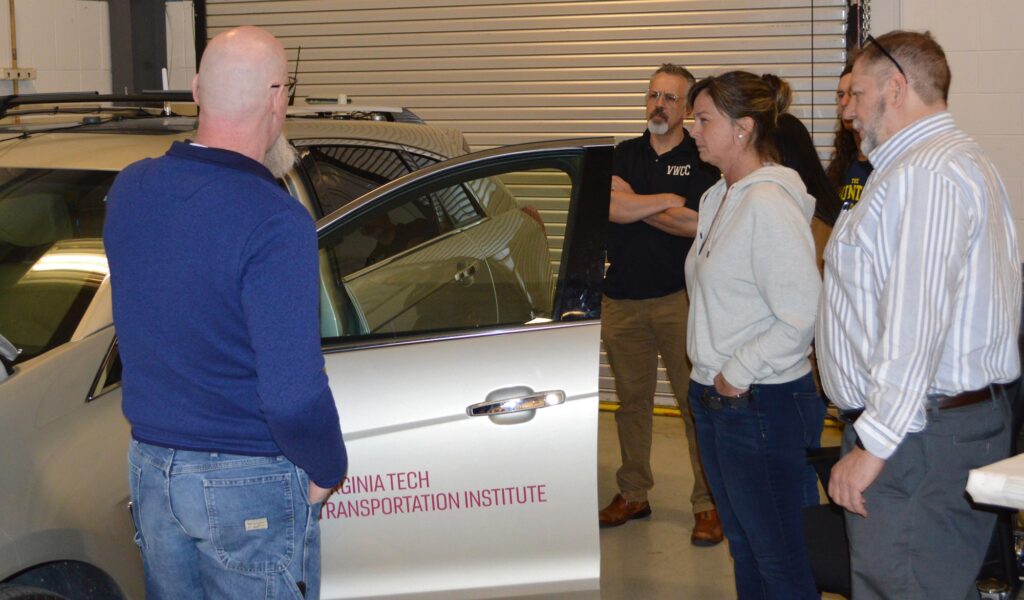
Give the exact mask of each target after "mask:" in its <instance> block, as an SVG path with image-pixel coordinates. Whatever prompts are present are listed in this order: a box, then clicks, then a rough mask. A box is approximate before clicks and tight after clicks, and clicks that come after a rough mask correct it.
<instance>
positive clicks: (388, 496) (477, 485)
mask: <svg viewBox="0 0 1024 600" xmlns="http://www.w3.org/2000/svg"><path fill="white" fill-rule="evenodd" d="M611 148H612V142H611V140H586V141H585V142H579V141H573V142H545V143H539V144H529V145H524V146H518V147H513V148H506V149H503V150H491V151H486V152H483V153H478V154H475V155H469V156H466V157H461V158H459V159H455V160H452V161H448V162H446V163H441V164H439V165H435V166H433V167H429V168H427V169H424V170H422V171H419V172H416V173H413V174H412V175H409V176H406V177H403V178H401V179H399V180H396V181H394V182H392V183H390V184H387V185H385V186H383V187H381V188H379V189H377V190H375V191H374V192H372V193H370V194H368V195H367V196H364V197H363V198H361V199H359V200H356V201H355V202H353V203H352V204H351V205H350V206H349V207H347V208H346V209H345V210H344V211H341V213H335V214H332V215H330V216H329V217H328V218H326V219H324V220H321V221H320V222H319V223H318V224H317V226H318V230H319V233H320V239H321V242H320V247H321V267H322V269H321V270H322V273H323V286H322V291H323V295H322V313H323V317H324V319H323V320H324V323H325V325H324V327H323V334H324V339H323V345H324V353H325V360H326V365H327V372H328V375H329V377H330V381H331V386H332V389H333V392H334V396H335V399H336V402H337V403H338V408H339V412H340V414H341V419H342V428H343V429H344V431H345V439H346V443H347V444H348V449H349V461H350V462H349V464H350V467H349V474H348V478H347V479H346V481H345V482H344V484H343V485H342V487H341V490H340V493H338V494H335V495H334V496H332V497H331V498H330V499H329V500H328V501H327V503H326V504H325V505H324V507H323V509H322V512H321V518H322V521H321V526H322V529H321V531H322V539H323V556H322V561H323V565H322V573H323V576H322V579H323V581H322V596H323V597H324V598H353V597H370V596H392V595H399V594H412V595H423V596H433V597H444V598H459V597H466V598H469V597H472V598H480V597H493V596H501V595H516V594H523V593H544V594H547V593H550V594H553V595H561V594H565V593H568V592H573V591H580V590H596V589H597V587H598V582H599V566H600V557H599V544H598V535H597V520H596V517H595V515H596V514H597V508H598V507H597V497H596V486H597V482H596V470H597V465H596V450H597V398H598V367H599V359H598V353H599V333H600V325H599V321H598V317H599V307H600V292H599V286H600V281H601V276H602V270H603V261H604V228H605V224H606V223H607V210H608V193H609V178H610V165H611ZM537 172H543V173H552V172H557V173H558V174H559V179H558V181H559V185H560V191H559V192H558V193H553V194H552V196H553V197H556V196H557V198H553V199H551V201H550V202H551V205H552V206H554V205H555V204H557V203H558V200H560V201H561V202H562V203H563V207H562V208H563V209H566V208H567V209H568V214H569V217H568V219H567V221H566V223H565V224H564V227H563V226H561V225H560V226H559V227H556V228H545V227H544V226H543V225H542V223H540V222H539V221H541V220H543V214H544V210H534V209H532V208H528V207H525V206H523V205H522V203H521V201H520V200H521V199H520V198H517V197H516V196H515V195H513V193H512V192H509V191H508V190H509V189H512V188H511V187H506V186H500V187H501V189H502V193H503V194H507V195H508V197H507V198H505V199H503V200H502V202H504V206H503V207H493V208H492V207H491V206H489V202H490V199H489V198H487V197H483V196H482V195H481V194H482V192H481V190H483V189H485V188H487V186H483V185H482V184H481V182H486V181H508V180H517V179H518V180H521V179H522V178H523V175H522V174H524V173H525V174H531V173H537ZM528 178H529V177H528V176H527V179H528ZM497 187H498V186H491V188H492V189H497ZM456 190H461V192H460V193H465V195H466V197H467V198H468V199H469V200H470V201H471V202H472V206H473V208H474V210H477V211H478V212H479V215H478V216H477V217H472V218H470V217H463V218H459V217H451V215H448V216H449V217H451V218H450V219H449V220H448V223H450V226H451V228H450V229H448V230H447V231H442V230H432V231H431V232H430V235H426V236H421V237H419V238H416V239H415V240H412V241H413V242H414V243H411V244H409V245H407V246H403V247H401V248H400V249H398V250H397V251H396V252H395V253H393V254H390V255H389V256H387V257H384V258H381V259H380V260H379V261H376V262H374V261H370V264H369V266H362V267H359V268H356V269H354V270H347V269H346V268H344V267H342V261H343V260H345V257H346V256H347V255H346V254H345V253H344V252H339V248H341V247H343V246H345V244H346V243H347V241H346V239H345V238H346V237H347V236H352V235H356V234H357V233H360V234H362V235H369V236H370V237H374V235H375V234H376V233H377V232H378V231H383V230H384V229H385V228H386V226H385V227H383V228H382V227H378V228H377V230H375V229H374V227H373V225H374V224H377V225H380V223H379V220H380V219H381V218H382V217H381V215H382V214H385V213H386V212H387V211H389V210H393V209H395V208H396V207H402V206H409V205H415V206H418V207H419V208H420V209H422V211H421V214H429V210H432V209H429V210H428V207H434V208H437V210H439V211H440V213H445V211H447V212H448V213H450V212H453V211H452V209H451V207H452V206H455V205H456V204H458V203H453V201H452V197H453V193H454V191H456ZM460 205H461V204H460ZM440 213H437V214H440ZM394 224H395V223H394V221H393V220H392V223H391V225H394ZM442 229H443V228H442ZM378 237H380V236H378ZM384 237H386V238H390V237H391V234H387V235H385V236H384ZM395 237H397V235H396V236H395ZM555 238H557V239H555ZM378 241H379V240H378ZM365 246H366V247H370V246H371V244H366V245H365ZM373 247H376V246H373ZM385 254H387V253H385ZM474 257H475V262H473V261H474ZM452 258H455V259H456V261H455V262H456V264H455V267H456V268H455V269H454V272H453V269H452V265H451V259H452ZM353 260H355V259H353ZM459 260H463V261H464V262H465V263H466V265H465V266H463V268H462V269H459V268H458V267H459V264H458V262H459ZM538 261H540V263H542V266H538ZM469 264H472V265H474V273H473V274H472V275H470V276H472V277H476V278H479V279H482V280H483V281H484V282H486V285H482V284H481V285H479V286H478V285H477V283H476V282H472V283H470V284H469V285H465V284H464V283H463V284H461V285H460V281H463V282H464V281H465V277H466V276H467V267H468V265H469ZM499 269H501V270H502V273H501V274H500V280H501V281H502V285H501V286H496V285H494V282H495V281H497V280H498V277H496V276H494V275H493V273H496V272H497V271H498V270H499ZM346 271H347V272H346ZM460 278H461V279H460ZM403 286H404V287H403ZM419 288H422V289H419ZM430 289H433V290H434V292H433V296H435V297H436V300H431V297H432V294H431V293H425V292H424V291H423V290H430ZM442 289H443V290H444V291H440V290H442ZM441 298H443V301H441V300H440V299H441ZM524 302H525V303H526V304H525V305H524V304H523V303H524ZM524 306H526V307H527V308H525V309H524V308H523V307H524ZM370 315H375V316H370ZM382 319H388V322H389V325H388V326H387V327H376V326H375V324H376V323H379V322H383V320H382Z"/></svg>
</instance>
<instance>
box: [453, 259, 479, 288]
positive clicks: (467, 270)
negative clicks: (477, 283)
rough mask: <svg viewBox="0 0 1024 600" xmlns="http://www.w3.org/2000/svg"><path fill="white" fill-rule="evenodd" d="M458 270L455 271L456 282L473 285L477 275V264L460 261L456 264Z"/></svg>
mask: <svg viewBox="0 0 1024 600" xmlns="http://www.w3.org/2000/svg"><path fill="white" fill-rule="evenodd" d="M455 268H457V269H458V271H456V272H455V277H454V279H455V283H458V284H461V285H465V286H469V285H473V276H474V275H476V265H469V266H468V267H467V266H466V263H463V262H460V263H459V264H457V265H456V266H455Z"/></svg>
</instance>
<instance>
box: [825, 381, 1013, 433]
mask: <svg viewBox="0 0 1024 600" xmlns="http://www.w3.org/2000/svg"><path fill="white" fill-rule="evenodd" d="M1002 389H1003V384H1001V383H993V384H992V385H987V386H985V387H983V388H981V389H980V390H971V391H969V392H961V393H959V394H957V395H956V396H928V397H927V398H926V399H925V409H926V410H946V409H948V408H960V407H961V406H970V405H972V404H977V403H979V402H985V401H986V400H991V399H992V395H993V393H997V392H1001V391H1002ZM863 412H864V409H863V408H852V409H849V410H846V409H840V410H839V415H838V416H839V420H840V421H842V422H843V423H847V424H851V425H852V424H853V422H854V421H856V420H857V418H858V417H860V415H861V413H863Z"/></svg>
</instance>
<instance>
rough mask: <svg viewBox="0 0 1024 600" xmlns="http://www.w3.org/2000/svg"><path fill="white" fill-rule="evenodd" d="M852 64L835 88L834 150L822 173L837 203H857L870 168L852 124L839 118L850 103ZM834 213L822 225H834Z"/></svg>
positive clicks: (846, 68) (844, 71) (841, 117)
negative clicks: (837, 196)
mask: <svg viewBox="0 0 1024 600" xmlns="http://www.w3.org/2000/svg"><path fill="white" fill-rule="evenodd" d="M851 69H852V65H846V67H845V68H844V69H843V72H842V73H841V74H840V75H839V85H838V86H837V87H836V112H837V114H838V118H837V119H836V135H835V139H834V140H833V142H832V143H833V145H834V146H835V149H834V150H833V151H832V158H831V159H830V161H829V163H828V168H827V169H826V170H825V172H826V174H827V175H828V180H829V183H831V184H832V187H833V188H834V189H835V190H836V191H837V192H838V193H839V199H840V201H842V202H844V203H849V204H855V203H856V202H857V201H858V200H860V192H861V190H863V189H864V183H865V182H866V181H867V179H868V175H870V174H871V171H872V166H871V163H870V162H868V157H867V156H865V155H864V153H863V152H861V150H860V134H859V133H857V130H855V129H854V128H853V121H851V120H847V119H844V118H843V109H845V108H846V105H847V104H849V103H850V99H851V96H850V81H851V80H852V79H853V75H851V74H850V71H851ZM838 216H839V215H838V213H837V214H836V216H835V217H833V218H832V219H831V220H826V221H825V222H826V223H827V224H828V225H829V227H831V226H832V225H833V224H835V220H836V217H838Z"/></svg>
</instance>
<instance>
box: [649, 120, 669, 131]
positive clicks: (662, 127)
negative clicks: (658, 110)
mask: <svg viewBox="0 0 1024 600" xmlns="http://www.w3.org/2000/svg"><path fill="white" fill-rule="evenodd" d="M647 131H650V132H651V133H653V134H654V135H665V134H666V133H668V123H666V122H665V121H655V120H654V119H648V120H647Z"/></svg>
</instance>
